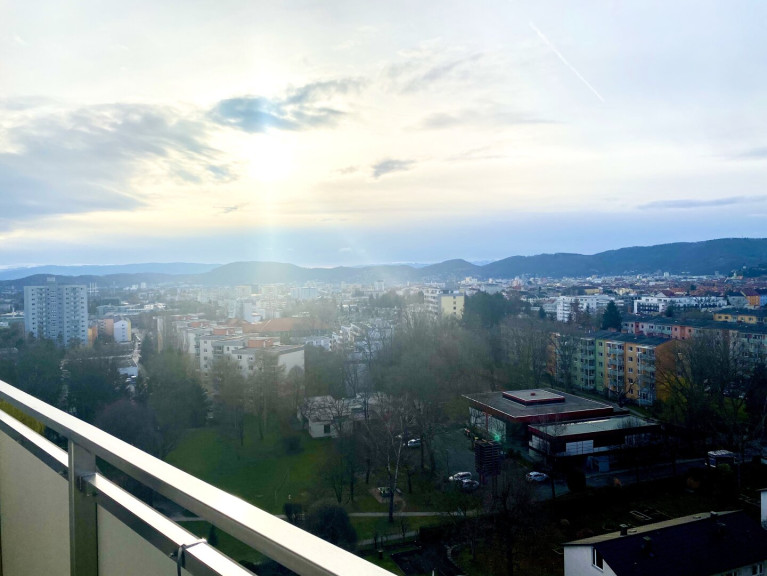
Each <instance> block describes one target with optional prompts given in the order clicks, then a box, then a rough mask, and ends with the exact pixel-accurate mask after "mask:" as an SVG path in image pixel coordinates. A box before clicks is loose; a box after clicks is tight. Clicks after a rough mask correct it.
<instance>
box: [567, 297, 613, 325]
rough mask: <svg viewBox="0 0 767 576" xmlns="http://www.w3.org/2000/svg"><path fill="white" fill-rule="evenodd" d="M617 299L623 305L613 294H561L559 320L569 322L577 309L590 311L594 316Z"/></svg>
mask: <svg viewBox="0 0 767 576" xmlns="http://www.w3.org/2000/svg"><path fill="white" fill-rule="evenodd" d="M613 301H615V303H616V305H618V306H621V305H622V302H620V301H616V300H615V298H614V297H613V296H608V295H605V294H589V295H585V296H559V297H557V300H556V306H557V308H556V311H557V312H556V313H557V320H558V321H559V322H567V321H568V320H570V318H571V317H572V316H573V315H574V314H575V311H576V309H577V310H579V311H581V312H588V313H589V314H591V315H592V316H593V315H594V314H597V313H598V312H601V311H602V310H604V309H605V308H606V307H607V305H608V304H609V303H610V302H613Z"/></svg>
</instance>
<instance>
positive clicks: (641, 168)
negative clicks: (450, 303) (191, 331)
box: [0, 1, 767, 268]
mask: <svg viewBox="0 0 767 576" xmlns="http://www.w3.org/2000/svg"><path fill="white" fill-rule="evenodd" d="M6 11H7V16H6V17H4V19H3V22H2V23H0V30H2V32H3V34H2V40H0V52H1V53H2V55H3V58H2V65H3V67H2V74H3V78H4V82H3V83H2V85H0V110H2V114H0V191H2V199H3V210H2V211H1V212H0V267H2V268H9V267H19V266H23V265H42V264H59V265H74V264H96V263H103V264H122V263H133V262H149V261H156V262H171V261H186V262H193V261H194V262H228V261H237V260H253V261H281V262H291V263H295V264H298V265H302V266H334V265H363V264H374V263H385V262H403V261H404V262H439V261H443V260H446V259H449V258H464V259H466V260H470V261H471V260H482V261H484V260H495V259H500V258H505V257H508V256H511V255H533V254H540V253H546V252H575V253H583V254H594V253H597V252H601V251H604V250H608V249H614V248H621V247H625V246H634V245H641V246H649V245H654V244H661V243H666V242H675V241H698V240H708V239H713V238H722V237H762V236H764V232H763V231H764V229H765V224H766V223H767V194H765V193H764V189H763V183H764V182H765V181H767V180H766V179H765V177H767V140H766V139H765V138H764V136H763V134H764V129H763V128H764V126H763V125H764V123H765V120H764V115H763V114H762V108H763V101H764V98H765V96H766V95H767V78H765V77H764V75H763V74H761V71H762V70H763V69H764V66H765V58H766V57H765V54H767V46H765V44H767V41H766V40H765V39H764V38H763V37H762V34H761V31H760V26H759V23H760V22H762V21H764V16H767V8H765V7H764V6H763V5H761V4H758V3H756V2H746V3H743V4H738V5H727V6H724V5H718V4H707V5H700V4H699V3H692V2H682V3H675V4H674V5H671V6H669V5H668V4H667V3H660V2H655V3H646V2H642V3H636V4H626V3H622V4H620V5H613V4H611V3H604V2H600V3H595V4H592V5H589V6H588V7H583V6H579V7H578V8H577V9H576V8H575V7H572V6H570V5H569V4H568V3H564V2H561V3H552V4H547V5H546V6H545V7H544V6H539V5H534V4H532V3H513V2H487V3H485V4H482V5H481V6H478V7H477V6H474V7H472V9H468V8H466V6H465V5H463V4H461V3H457V2H456V3H439V4H438V5H437V4H423V5H418V6H412V5H410V4H405V3H400V4H397V3H394V4H393V3H386V4H382V5H365V6H362V5H358V4H355V3H351V2H342V1H339V2H332V3H327V4H324V5H322V6H321V7H319V6H314V5H312V4H310V3H306V2H283V3H280V4H275V5H267V6H261V5H256V4H253V3H247V4H245V3H239V2H226V3H223V4H222V3H215V4H213V3H210V4H208V3H205V2H199V3H195V4H191V5H190V4H183V5H182V4H175V3H163V4H162V5H156V3H153V4H150V3H148V2H138V3H136V4H135V5H132V7H131V11H130V12H126V11H125V8H124V7H121V6H119V7H118V6H114V7H110V6H104V5H101V4H99V3H96V2H81V3H78V5H77V7H76V8H72V7H68V8H62V7H61V6H59V5H58V4H54V3H52V2H44V1H43V2H33V3H28V4H24V5H14V6H10V7H8V8H7V10H6Z"/></svg>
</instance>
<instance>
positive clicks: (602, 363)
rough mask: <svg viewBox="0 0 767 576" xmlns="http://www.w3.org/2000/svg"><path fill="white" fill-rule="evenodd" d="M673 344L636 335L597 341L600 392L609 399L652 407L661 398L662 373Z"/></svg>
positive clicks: (609, 337)
mask: <svg viewBox="0 0 767 576" xmlns="http://www.w3.org/2000/svg"><path fill="white" fill-rule="evenodd" d="M671 348H672V341H671V340H669V339H666V338H657V337H652V336H643V335H636V334H617V333H612V334H610V335H609V336H604V335H601V334H600V335H598V336H597V337H596V338H595V349H596V376H595V386H596V389H597V390H605V391H606V393H607V394H608V396H610V397H612V398H616V399H621V398H626V399H628V400H632V401H634V402H636V403H637V404H640V405H651V404H652V403H653V402H655V401H656V400H659V399H661V400H662V398H659V396H658V390H659V388H660V387H659V386H658V383H659V382H658V380H659V376H660V373H661V372H662V371H663V369H664V368H665V367H666V365H667V364H668V363H669V362H670V355H671Z"/></svg>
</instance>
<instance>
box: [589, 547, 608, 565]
mask: <svg viewBox="0 0 767 576" xmlns="http://www.w3.org/2000/svg"><path fill="white" fill-rule="evenodd" d="M591 563H592V564H593V565H594V566H595V567H597V568H599V569H600V570H604V569H605V566H604V559H603V558H602V555H601V554H600V553H599V550H597V549H596V548H592V549H591Z"/></svg>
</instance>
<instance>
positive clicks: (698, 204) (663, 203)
mask: <svg viewBox="0 0 767 576" xmlns="http://www.w3.org/2000/svg"><path fill="white" fill-rule="evenodd" d="M764 200H767V195H758V196H729V197H726V198H714V199H712V200H694V199H690V198H688V199H677V200H658V201H656V202H649V203H647V204H640V205H639V206H638V208H639V209H640V210H657V209H673V210H685V209H691V208H712V207H717V206H733V205H735V204H752V203H755V202H763V201H764Z"/></svg>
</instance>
